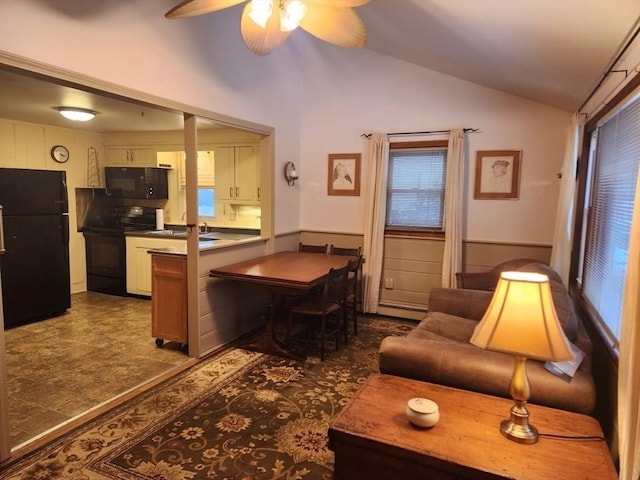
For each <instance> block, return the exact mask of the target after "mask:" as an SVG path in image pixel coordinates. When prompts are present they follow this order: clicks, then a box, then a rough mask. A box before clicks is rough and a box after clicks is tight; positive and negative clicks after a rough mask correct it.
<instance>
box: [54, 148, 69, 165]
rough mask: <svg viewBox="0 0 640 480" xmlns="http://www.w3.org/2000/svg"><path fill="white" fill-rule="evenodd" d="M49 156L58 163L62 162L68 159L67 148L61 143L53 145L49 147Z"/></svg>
mask: <svg viewBox="0 0 640 480" xmlns="http://www.w3.org/2000/svg"><path fill="white" fill-rule="evenodd" d="M51 158H53V159H54V160H55V161H56V162H58V163H64V162H66V161H67V160H69V149H68V148H67V147H65V146H63V145H54V146H53V147H51Z"/></svg>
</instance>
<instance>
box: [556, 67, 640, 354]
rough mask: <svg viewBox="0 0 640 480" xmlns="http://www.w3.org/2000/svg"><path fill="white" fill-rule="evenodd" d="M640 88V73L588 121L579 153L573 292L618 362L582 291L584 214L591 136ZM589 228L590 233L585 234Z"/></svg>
mask: <svg viewBox="0 0 640 480" xmlns="http://www.w3.org/2000/svg"><path fill="white" fill-rule="evenodd" d="M638 88H640V75H637V76H635V77H634V78H633V79H632V80H631V81H629V83H628V84H627V85H625V86H624V87H623V88H622V89H621V90H620V91H619V92H618V93H617V94H616V95H615V96H614V97H613V98H612V99H611V100H610V101H609V102H608V103H607V104H606V105H605V106H604V107H603V108H602V109H601V110H600V111H598V112H597V113H596V114H595V115H594V116H593V117H592V118H591V119H589V121H587V122H586V123H585V126H584V132H583V136H582V146H581V149H580V155H579V157H578V171H577V192H576V208H575V212H579V213H577V214H576V216H575V221H574V226H573V227H574V228H573V244H572V245H573V248H572V254H571V266H570V270H569V292H570V293H571V296H572V298H573V300H574V302H575V304H576V307H577V309H578V312H579V314H580V315H581V316H582V317H583V318H584V319H585V320H587V322H588V326H590V327H591V328H592V329H593V330H594V332H595V333H596V334H597V335H598V336H599V337H600V339H601V340H602V344H603V345H604V346H605V348H606V350H607V352H608V353H609V356H610V358H611V359H612V360H613V361H614V362H615V363H616V364H617V362H618V356H619V352H618V349H617V347H616V346H615V345H614V344H613V342H611V338H610V336H611V335H610V332H609V331H608V327H606V326H605V325H606V323H605V322H604V320H602V319H601V318H600V315H599V314H598V313H597V312H596V311H595V309H594V308H593V307H592V306H591V305H590V303H589V302H588V301H587V300H586V299H585V298H584V296H583V294H582V284H581V278H580V274H581V271H582V267H583V255H584V251H585V250H584V248H585V246H584V245H583V239H584V240H585V241H588V235H589V228H590V225H589V224H588V222H586V223H585V219H586V215H584V214H583V212H585V209H586V208H587V205H589V198H588V196H589V195H590V192H591V185H590V184H589V178H590V174H591V171H592V169H593V168H594V165H593V162H594V158H593V156H592V152H591V149H592V143H591V139H592V136H593V134H594V133H595V131H596V130H597V128H598V125H599V124H600V123H601V122H602V121H603V119H604V118H605V117H606V116H608V115H610V114H612V113H613V112H615V111H617V110H619V109H620V108H621V107H622V106H623V105H624V104H625V103H626V102H627V101H628V99H629V98H630V96H631V95H632V94H634V92H635V91H636V90H637V89H638ZM584 232H586V235H585V234H584Z"/></svg>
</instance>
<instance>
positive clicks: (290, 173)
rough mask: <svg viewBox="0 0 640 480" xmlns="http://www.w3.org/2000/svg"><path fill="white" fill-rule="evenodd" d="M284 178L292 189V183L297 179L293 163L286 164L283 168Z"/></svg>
mask: <svg viewBox="0 0 640 480" xmlns="http://www.w3.org/2000/svg"><path fill="white" fill-rule="evenodd" d="M284 178H286V179H287V183H288V184H289V186H290V187H293V183H294V182H295V181H296V180H297V179H298V172H297V171H296V166H295V164H294V163H293V162H287V163H286V165H285V166H284Z"/></svg>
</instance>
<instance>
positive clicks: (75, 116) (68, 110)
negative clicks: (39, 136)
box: [57, 107, 97, 122]
mask: <svg viewBox="0 0 640 480" xmlns="http://www.w3.org/2000/svg"><path fill="white" fill-rule="evenodd" d="M57 110H58V112H60V115H62V116H63V117H64V118H67V119H69V120H73V121H74V122H87V121H89V120H91V119H93V117H95V116H96V113H97V112H94V111H93V110H89V109H87V108H76V107H58V108H57Z"/></svg>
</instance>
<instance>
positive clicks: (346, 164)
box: [327, 153, 362, 196]
mask: <svg viewBox="0 0 640 480" xmlns="http://www.w3.org/2000/svg"><path fill="white" fill-rule="evenodd" d="M361 157H362V155H361V154H360V153H330V154H329V173H328V179H327V194H328V195H353V196H359V195H360V159H361Z"/></svg>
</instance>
